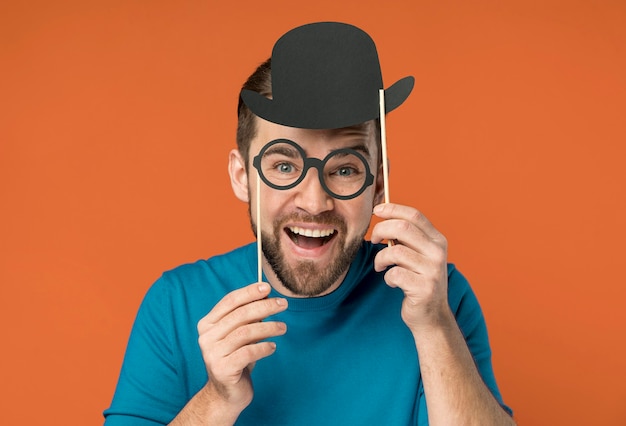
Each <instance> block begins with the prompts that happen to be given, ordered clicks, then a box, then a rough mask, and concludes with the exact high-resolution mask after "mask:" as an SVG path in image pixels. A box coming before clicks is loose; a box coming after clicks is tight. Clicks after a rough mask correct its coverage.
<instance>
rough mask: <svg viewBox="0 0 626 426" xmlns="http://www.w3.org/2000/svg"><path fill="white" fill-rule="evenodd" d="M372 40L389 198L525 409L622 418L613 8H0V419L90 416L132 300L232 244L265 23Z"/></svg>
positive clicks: (187, 4) (624, 30)
mask: <svg viewBox="0 0 626 426" xmlns="http://www.w3.org/2000/svg"><path fill="white" fill-rule="evenodd" d="M318 20H340V21H347V22H351V23H354V24H356V25H358V26H361V27H362V28H364V29H365V30H366V31H367V32H369V33H370V34H371V35H372V36H373V38H374V39H375V40H376V42H377V45H378V48H379V52H380V57H381V62H382V66H383V73H384V77H385V82H386V84H387V85H389V84H391V83H392V82H394V81H396V80H398V79H399V78H401V77H403V76H405V75H408V74H412V75H414V76H415V77H416V87H415V90H414V93H413V95H412V96H411V97H410V98H409V100H408V101H407V102H406V103H405V104H404V105H403V106H402V107H401V108H400V109H398V110H397V111H395V112H393V113H392V114H391V115H390V117H389V119H388V123H387V124H388V143H389V155H390V158H391V198H392V201H397V202H402V203H406V204H411V205H414V206H416V207H418V208H419V209H421V210H422V211H424V212H425V213H426V215H427V216H428V217H429V218H430V219H431V221H433V222H434V224H435V225H436V226H437V227H438V228H439V229H440V230H441V231H442V232H444V234H445V235H446V236H447V237H448V240H449V243H450V260H451V261H453V262H455V263H456V264H457V265H458V266H459V267H460V269H461V270H462V271H463V272H464V273H465V274H466V275H467V276H468V278H469V279H470V282H471V283H472V284H473V287H474V289H475V291H476V293H477V294H478V296H479V298H480V300H481V303H482V306H483V309H484V311H485V314H486V316H487V321H488V325H489V329H490V335H491V340H492V346H493V352H494V357H495V368H496V375H497V378H498V382H499V385H500V387H501V390H502V392H503V394H504V397H505V400H506V402H507V403H508V404H509V405H511V406H512V407H513V408H514V410H515V412H516V417H517V419H518V421H519V422H520V423H521V424H526V425H539V424H544V425H555V424H568V425H569V424H579V425H588V424H602V425H618V424H626V408H625V405H624V400H625V399H626V390H625V389H626V385H625V378H626V368H625V366H624V355H625V351H624V348H625V346H626V333H625V330H624V328H625V327H624V325H625V324H626V321H625V319H626V314H625V313H624V311H625V309H624V301H625V296H626V291H625V290H624V284H625V282H624V281H625V280H624V278H623V272H622V268H623V266H624V260H623V255H624V249H623V247H624V241H626V227H625V225H624V217H625V216H626V203H625V201H624V199H625V197H624V192H625V191H624V189H625V188H624V186H625V185H624V184H625V182H626V177H625V172H624V158H625V151H626V149H625V141H626V125H625V124H624V123H625V121H626V120H624V115H626V114H625V111H626V3H625V2H624V1H622V0H616V1H586V2H582V1H576V2H575V1H556V0H549V1H528V0H515V1H505V2H503V1H497V0H493V1H488V0H474V1H471V2H468V1H464V0H446V1H437V2H434V1H408V0H407V1H402V2H393V1H387V2H382V1H376V2H373V1H366V2H365V1H362V0H361V1H357V0H351V1H343V2H342V1H337V0H318V1H315V2H306V3H302V4H300V3H298V2H295V1H293V0H291V1H266V2H242V1H219V2H217V1H203V2H201V1H180V2H174V1H147V0H145V1H140V0H137V1H120V0H106V1H105V0H95V1H69V0H62V1H55V2H18V1H17V0H12V1H10V0H9V1H4V2H3V3H2V4H0V61H1V62H0V99H1V101H0V102H1V103H0V203H1V210H0V286H1V287H0V292H1V293H0V324H1V327H2V329H1V335H0V336H1V337H0V341H1V342H2V343H1V344H2V352H1V354H2V355H1V356H2V359H1V360H2V362H1V363H0V374H1V377H0V383H1V385H0V386H1V387H0V389H1V392H2V393H3V395H1V397H0V413H2V414H1V416H2V423H3V424H33V425H34V424H53V425H85V424H99V423H101V422H102V418H101V411H102V410H103V409H104V408H106V407H107V406H108V404H109V401H110V398H111V396H112V393H113V390H114V386H115V383H116V380H117V375H118V372H119V368H120V365H121V362H122V357H123V353H124V349H125V345H126V339H127V337H128V333H129V330H130V327H131V324H132V321H133V319H134V316H135V313H136V310H137V307H138V305H139V303H140V301H141V299H142V297H143V295H144V293H145V291H146V290H147V288H148V287H149V286H150V284H151V283H152V282H153V281H154V280H155V279H156V278H157V277H158V276H159V275H160V273H161V272H162V271H163V270H165V269H169V268H172V267H174V266H176V265H178V264H180V263H183V262H189V261H194V260H196V259H198V258H205V257H208V256H211V255H213V254H216V253H220V252H224V251H226V250H229V249H231V248H234V247H236V246H238V245H241V244H243V243H246V242H248V241H250V240H251V239H252V235H251V232H250V230H249V225H248V221H247V218H246V214H247V213H246V206H245V205H243V204H242V203H240V202H239V201H237V200H236V199H235V197H234V196H233V195H232V193H231V189H230V185H229V182H228V177H227V172H226V161H227V153H228V151H229V150H230V149H231V148H232V147H233V146H234V134H235V125H236V122H235V121H236V117H235V115H236V114H235V110H236V102H237V93H238V90H239V87H240V85H241V83H242V82H243V81H244V79H245V78H246V77H247V75H248V74H249V73H250V72H251V71H252V70H253V68H254V67H255V66H256V65H257V64H258V63H259V62H261V61H262V60H264V59H265V58H266V57H267V56H268V55H269V54H270V52H271V47H272V45H273V43H274V41H275V40H276V38H277V37H278V36H280V35H281V34H283V33H284V32H285V31H287V30H288V29H290V28H292V27H294V26H297V25H300V24H303V23H306V22H312V21H318Z"/></svg>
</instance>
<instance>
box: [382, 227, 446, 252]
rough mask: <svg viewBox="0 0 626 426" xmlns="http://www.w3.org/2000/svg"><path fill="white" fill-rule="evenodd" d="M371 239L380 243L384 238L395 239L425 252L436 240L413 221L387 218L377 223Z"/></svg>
mask: <svg viewBox="0 0 626 426" xmlns="http://www.w3.org/2000/svg"><path fill="white" fill-rule="evenodd" d="M371 240H372V242H373V243H374V244H378V243H380V242H381V241H383V240H393V241H395V242H396V243H397V244H403V245H405V246H408V247H410V248H411V249H413V250H416V251H420V252H424V251H427V250H428V246H430V245H432V244H433V243H434V241H433V240H432V239H431V238H430V237H429V236H428V235H426V234H425V233H424V231H422V230H421V229H420V228H418V227H417V226H416V225H414V224H413V223H411V222H409V221H406V220H404V219H387V220H385V221H384V222H379V223H377V224H376V225H375V226H374V228H373V229H372V236H371Z"/></svg>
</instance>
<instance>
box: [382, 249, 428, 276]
mask: <svg viewBox="0 0 626 426" xmlns="http://www.w3.org/2000/svg"><path fill="white" fill-rule="evenodd" d="M430 264H431V261H430V260H429V258H428V257H427V256H425V255H424V254H422V253H420V252H418V251H415V250H412V249H411V248H409V247H407V246H404V245H401V244H396V245H394V246H392V247H386V248H384V249H382V250H381V251H379V252H378V253H377V254H376V256H375V257H374V270H376V271H377V272H381V271H384V270H385V269H387V268H388V267H390V266H400V267H402V268H406V269H409V270H411V271H414V272H417V273H419V272H420V270H421V269H422V268H423V267H424V266H426V265H430Z"/></svg>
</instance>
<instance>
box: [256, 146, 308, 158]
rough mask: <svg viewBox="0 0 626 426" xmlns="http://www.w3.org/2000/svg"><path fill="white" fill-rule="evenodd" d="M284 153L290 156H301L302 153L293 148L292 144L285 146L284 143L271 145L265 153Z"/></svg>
mask: <svg viewBox="0 0 626 426" xmlns="http://www.w3.org/2000/svg"><path fill="white" fill-rule="evenodd" d="M276 154H278V155H284V156H285V157H289V158H296V157H300V153H299V152H298V150H296V149H295V148H293V147H292V146H284V145H282V146H281V145H280V144H279V145H274V146H272V147H270V148H269V149H268V150H267V151H265V153H264V154H263V155H276Z"/></svg>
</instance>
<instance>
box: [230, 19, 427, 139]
mask: <svg viewBox="0 0 626 426" xmlns="http://www.w3.org/2000/svg"><path fill="white" fill-rule="evenodd" d="M414 82H415V80H414V78H413V77H405V78H403V79H401V80H399V81H397V82H396V83H394V84H393V85H391V86H390V87H389V88H387V89H386V90H385V94H384V98H385V112H390V111H392V110H394V109H395V108H397V107H398V106H400V105H401V104H402V103H403V102H404V101H405V100H406V98H407V97H408V96H409V94H410V93H411V90H412V89H413V85H414ZM380 89H384V86H383V80H382V73H381V70H380V64H379V61H378V53H377V52H376V46H375V45H374V41H373V40H372V39H371V37H370V36H369V35H368V34H367V33H365V32H364V31H363V30H361V29H359V28H357V27H355V26H353V25H348V24H343V23H339V22H319V23H313V24H307V25H303V26H301V27H297V28H295V29H293V30H291V31H289V32H287V33H286V34H285V35H283V36H282V37H281V38H280V39H278V41H277V42H276V44H275V45H274V49H273V51H272V99H268V98H267V97H265V96H263V95H261V94H259V93H257V92H254V91H252V90H242V92H241V98H242V100H243V102H244V103H245V104H246V105H247V106H248V108H249V109H250V110H251V111H252V112H253V113H254V114H256V115H258V116H259V117H261V118H263V119H265V120H267V121H271V122H273V123H277V124H282V125H284V126H289V127H298V128H303V129H337V128H342V127H349V126H353V125H356V124H360V123H364V122H366V121H369V120H372V119H375V118H379V117H380V113H379V90H380Z"/></svg>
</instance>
